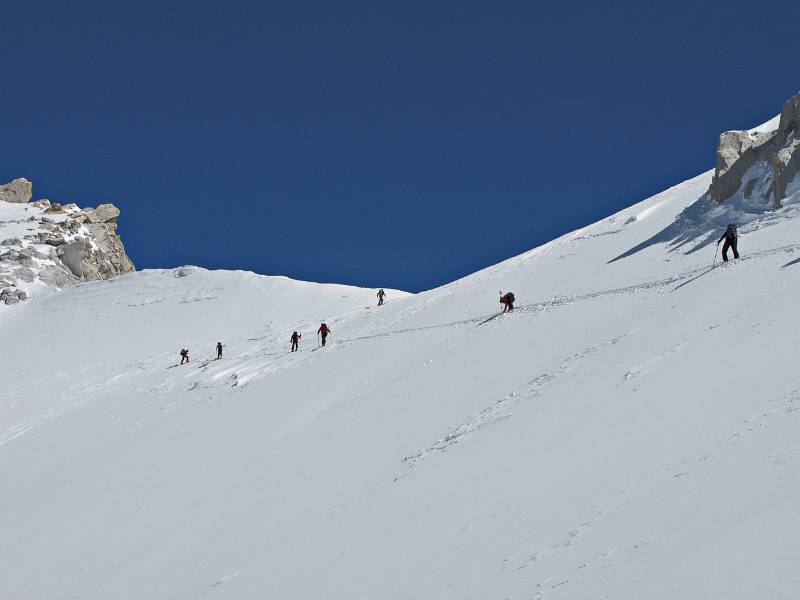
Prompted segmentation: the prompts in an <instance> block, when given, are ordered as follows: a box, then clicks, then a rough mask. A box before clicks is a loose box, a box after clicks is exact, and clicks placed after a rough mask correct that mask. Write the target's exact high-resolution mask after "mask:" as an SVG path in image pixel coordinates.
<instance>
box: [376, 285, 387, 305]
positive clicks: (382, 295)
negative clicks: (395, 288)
mask: <svg viewBox="0 0 800 600" xmlns="http://www.w3.org/2000/svg"><path fill="white" fill-rule="evenodd" d="M385 297H386V292H384V291H383V288H381V289H379V290H378V306H383V299H384V298H385Z"/></svg>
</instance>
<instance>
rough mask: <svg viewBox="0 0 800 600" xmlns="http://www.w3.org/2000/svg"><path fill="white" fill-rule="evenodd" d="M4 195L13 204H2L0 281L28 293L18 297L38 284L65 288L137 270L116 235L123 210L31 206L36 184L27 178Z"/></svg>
mask: <svg viewBox="0 0 800 600" xmlns="http://www.w3.org/2000/svg"><path fill="white" fill-rule="evenodd" d="M3 190H5V192H6V195H5V197H4V199H7V198H12V197H13V204H12V203H10V202H0V281H4V282H9V283H10V286H11V287H13V288H15V289H17V288H19V291H21V292H23V294H22V295H16V294H14V295H13V298H15V299H17V300H25V299H27V298H28V297H29V296H30V295H31V293H32V292H33V288H35V287H36V286H37V285H39V284H41V285H44V286H53V287H58V288H63V287H68V286H70V285H73V284H75V283H78V282H80V281H94V280H99V279H110V278H112V277H114V276H116V275H120V274H124V273H130V272H133V271H135V267H134V265H133V262H132V261H131V259H130V258H129V257H128V255H127V253H126V252H125V247H124V246H123V244H122V240H121V239H120V238H119V235H117V220H118V219H119V215H120V211H119V209H118V208H117V207H116V206H114V205H113V204H101V205H100V206H98V207H97V208H84V209H81V208H80V207H78V206H77V205H76V204H72V203H70V204H64V205H62V204H60V203H58V202H50V201H49V200H37V201H35V202H31V203H28V202H27V201H28V200H29V199H30V197H31V183H30V182H29V181H27V180H24V179H17V180H15V181H13V182H12V183H10V184H7V185H6V186H2V187H0V194H2V193H3ZM9 190H10V191H9ZM22 199H24V200H22ZM28 284H31V285H28ZM7 298H12V296H9V295H7ZM4 302H5V304H13V303H15V300H10V301H4Z"/></svg>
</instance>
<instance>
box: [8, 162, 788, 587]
mask: <svg viewBox="0 0 800 600" xmlns="http://www.w3.org/2000/svg"><path fill="white" fill-rule="evenodd" d="M713 177H714V172H713V171H709V172H707V173H704V174H702V175H699V176H698V177H696V178H694V179H691V180H689V181H686V182H684V183H681V184H679V185H677V186H675V187H673V188H670V189H669V190H666V191H664V192H662V193H661V194H658V195H656V196H654V197H652V198H649V199H647V200H644V201H643V202H640V203H639V204H636V205H635V206H632V207H630V208H628V209H625V210H623V211H621V212H619V213H617V214H615V215H612V216H610V217H608V218H607V219H604V220H602V221H600V222H598V223H595V224H593V225H590V226H588V227H585V228H583V229H580V230H578V231H575V232H572V233H570V234H567V235H565V236H562V237H561V238H559V239H557V240H554V241H552V242H550V243H548V244H545V245H543V246H541V247H539V248H536V249H534V250H531V251H529V252H527V253H525V254H522V255H520V256H518V257H515V258H512V259H510V260H508V261H505V262H503V263H500V264H499V265H495V266H493V267H489V268H487V269H484V270H482V271H480V272H478V273H475V274H473V275H471V276H469V277H466V278H464V279H462V280H459V281H456V282H453V283H451V284H449V285H446V286H443V287H441V288H437V289H435V290H431V291H428V292H424V293H421V294H416V295H408V294H403V293H401V292H395V291H393V290H388V292H389V296H388V298H387V303H386V305H385V306H382V307H376V306H374V305H375V303H376V298H375V292H376V290H364V289H359V288H352V287H346V286H323V285H319V284H311V283H300V282H293V281H291V280H286V279H282V278H272V277H262V276H258V275H254V274H252V273H243V272H214V271H205V270H203V269H199V268H184V269H178V270H164V271H143V272H138V273H130V274H127V275H124V276H122V277H119V278H116V279H112V280H110V281H102V282H89V283H81V284H80V285H77V286H74V287H71V288H69V289H67V290H65V291H63V292H60V293H55V292H48V293H42V294H38V295H36V296H35V297H34V298H33V299H32V300H31V301H30V302H27V303H24V304H23V305H19V306H15V307H13V310H6V311H4V312H3V313H0V333H1V334H2V335H3V337H4V339H11V340H14V344H13V346H14V349H15V351H14V354H13V355H12V357H11V359H10V360H5V361H4V362H3V363H2V366H1V367H0V381H2V382H3V387H2V388H1V389H0V477H2V481H4V482H6V485H4V486H3V487H2V488H0V506H1V507H2V510H0V531H2V532H3V544H2V545H0V597H3V598H5V597H8V598H14V599H23V600H27V599H32V598H81V599H84V598H97V599H100V598H103V599H107V598H114V599H115V600H116V599H141V598H164V599H170V600H172V599H177V598H187V599H188V598H192V599H198V598H209V599H214V598H225V599H236V600H238V599H241V600H249V599H252V598H286V599H309V600H311V599H314V600H316V599H320V598H337V599H338V598H341V599H348V600H354V599H364V600H367V599H369V600H373V599H376V598H380V599H398V600H406V599H409V598H420V599H421V598H431V599H434V598H435V599H441V598H454V599H455V598H458V599H476V600H478V599H480V600H484V599H487V598H493V599H497V600H501V599H507V598H513V599H526V600H527V599H530V598H547V599H569V600H575V599H587V600H590V599H591V600H595V599H597V598H614V599H631V600H633V599H636V600H639V599H642V598H648V599H664V600H667V599H668V600H674V599H675V598H704V599H705V598H715V599H716V598H720V599H721V598H724V599H726V600H729V599H742V600H744V599H747V600H751V599H753V598H786V599H789V598H795V597H796V596H797V594H798V593H800V574H798V571H797V569H796V565H795V563H796V558H797V556H798V555H800V541H798V540H800V525H798V520H797V519H796V518H795V513H796V498H797V496H798V494H800V477H799V475H800V436H798V430H799V428H800V420H798V419H800V383H798V381H797V377H796V372H797V369H796V367H795V365H794V357H795V352H794V349H795V346H796V340H795V338H796V335H795V332H794V328H793V325H794V323H796V312H797V311H796V309H795V307H794V298H795V297H796V296H797V295H798V293H800V279H798V277H800V240H798V238H797V231H798V230H797V220H796V218H797V212H796V211H795V210H794V208H793V207H795V206H797V200H798V199H799V198H798V192H797V191H792V190H797V186H798V184H800V181H798V180H797V176H795V177H794V178H793V180H792V181H791V182H790V183H789V184H788V185H787V187H786V194H787V195H786V196H785V198H783V199H782V202H781V205H780V206H776V205H775V204H774V203H772V204H769V203H766V204H765V203H763V202H760V203H759V205H758V206H757V207H755V208H754V207H753V206H748V205H747V204H746V203H745V202H744V201H741V202H739V201H737V200H736V198H733V197H732V200H733V202H729V201H728V200H725V201H724V202H722V203H721V204H720V203H719V202H716V201H715V200H714V199H713V198H710V197H709V194H708V193H707V192H708V189H709V187H710V185H711V183H712V180H713ZM748 181H749V180H748ZM744 183H745V185H747V181H745V182H744ZM758 185H759V184H758V183H757V184H754V189H755V188H756V187H757V186H758ZM751 197H752V196H751ZM745 200H746V198H745ZM743 209H746V210H743ZM728 211H739V212H728ZM739 214H743V215H745V216H746V219H745V220H744V221H742V224H743V227H742V228H741V230H742V233H743V235H742V238H741V240H740V243H739V250H740V252H741V254H742V258H741V259H740V260H739V261H736V262H735V263H732V262H729V263H727V264H725V265H722V266H720V264H719V256H715V254H714V251H715V249H716V248H715V245H714V243H713V242H714V241H715V240H716V238H718V236H719V235H720V234H721V231H720V228H719V225H720V223H726V222H728V219H730V218H731V217H734V219H735V218H736V217H737V216H738V215H739ZM500 291H503V292H505V291H513V292H514V294H515V296H516V299H517V305H516V309H515V310H514V311H513V312H512V313H510V314H505V315H498V313H499V311H500V308H501V307H500V304H499V302H498V299H499V294H498V292H500ZM322 321H324V322H326V323H327V324H328V325H329V326H330V327H331V329H332V331H333V333H332V341H331V342H330V343H329V345H328V346H327V347H326V348H324V349H323V348H319V345H318V342H317V340H316V336H315V332H316V330H317V328H318V326H319V324H320V323H321V322H322ZM294 330H297V331H299V332H301V333H302V334H303V339H302V342H301V347H300V351H299V352H295V353H290V352H289V335H290V334H291V333H292V331H294ZM218 341H221V342H222V343H223V344H224V352H223V358H222V359H221V360H215V359H214V356H215V355H214V347H215V344H216V342H218ZM181 347H187V348H189V350H190V356H191V360H190V362H189V364H185V365H179V364H178V362H179V360H178V355H177V353H178V350H179V349H180V348H181Z"/></svg>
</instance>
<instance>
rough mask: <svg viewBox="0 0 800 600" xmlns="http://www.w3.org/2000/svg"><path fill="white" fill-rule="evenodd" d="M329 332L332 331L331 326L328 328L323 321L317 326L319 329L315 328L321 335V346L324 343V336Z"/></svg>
mask: <svg viewBox="0 0 800 600" xmlns="http://www.w3.org/2000/svg"><path fill="white" fill-rule="evenodd" d="M331 333H333V332H332V331H331V328H330V327H328V326H327V325H326V324H325V323H323V324H322V325H320V326H319V329H318V330H317V335H321V336H322V345H323V346H324V345H325V339H326V338H327V337H328V335H330V334H331Z"/></svg>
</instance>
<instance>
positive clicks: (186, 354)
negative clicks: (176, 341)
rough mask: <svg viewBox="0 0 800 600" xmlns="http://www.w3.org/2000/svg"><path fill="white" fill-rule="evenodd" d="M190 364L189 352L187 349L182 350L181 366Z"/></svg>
mask: <svg viewBox="0 0 800 600" xmlns="http://www.w3.org/2000/svg"><path fill="white" fill-rule="evenodd" d="M185 362H187V363H188V362H189V351H188V350H187V349H186V348H183V349H181V364H183V363H185Z"/></svg>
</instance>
